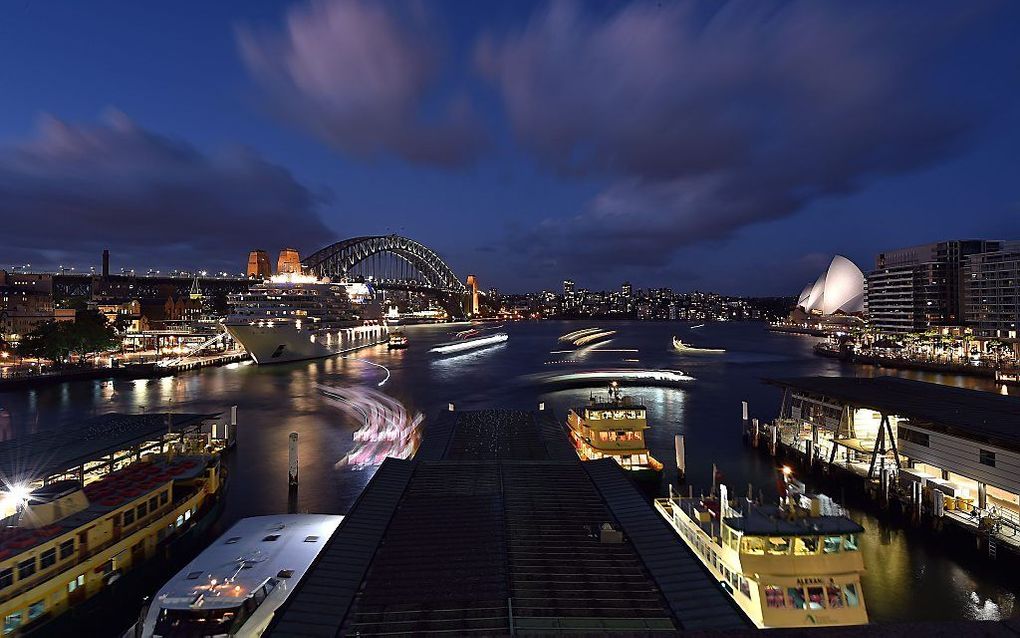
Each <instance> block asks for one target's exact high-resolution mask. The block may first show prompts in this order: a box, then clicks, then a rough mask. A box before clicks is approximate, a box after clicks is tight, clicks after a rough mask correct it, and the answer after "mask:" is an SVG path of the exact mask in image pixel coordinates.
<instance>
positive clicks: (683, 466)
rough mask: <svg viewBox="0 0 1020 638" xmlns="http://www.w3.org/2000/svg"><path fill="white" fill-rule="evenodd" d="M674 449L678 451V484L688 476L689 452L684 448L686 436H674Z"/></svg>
mask: <svg viewBox="0 0 1020 638" xmlns="http://www.w3.org/2000/svg"><path fill="white" fill-rule="evenodd" d="M673 447H674V448H675V450H676V475H677V482H678V483H679V482H682V481H683V480H684V477H685V476H686V475H687V450H686V448H685V446H684V435H683V434H676V435H674V436H673Z"/></svg>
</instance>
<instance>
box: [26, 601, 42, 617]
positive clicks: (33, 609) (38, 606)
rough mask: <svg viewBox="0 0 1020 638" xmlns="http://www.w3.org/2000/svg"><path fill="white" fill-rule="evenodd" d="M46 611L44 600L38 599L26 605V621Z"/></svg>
mask: <svg viewBox="0 0 1020 638" xmlns="http://www.w3.org/2000/svg"><path fill="white" fill-rule="evenodd" d="M45 611H46V601H45V600H39V601H36V602H34V603H32V604H31V605H29V606H28V622H32V621H33V620H35V619H36V618H38V617H39V616H42V615H43V613H44V612H45Z"/></svg>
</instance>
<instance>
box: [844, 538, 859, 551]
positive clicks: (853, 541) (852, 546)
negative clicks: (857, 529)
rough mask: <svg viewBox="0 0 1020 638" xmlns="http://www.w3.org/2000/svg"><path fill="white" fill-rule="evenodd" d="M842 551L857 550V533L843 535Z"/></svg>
mask: <svg viewBox="0 0 1020 638" xmlns="http://www.w3.org/2000/svg"><path fill="white" fill-rule="evenodd" d="M843 551H846V552H856V551H857V534H848V535H846V536H844V537H843Z"/></svg>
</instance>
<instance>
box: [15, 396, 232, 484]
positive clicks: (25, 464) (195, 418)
mask: <svg viewBox="0 0 1020 638" xmlns="http://www.w3.org/2000/svg"><path fill="white" fill-rule="evenodd" d="M216 416H218V414H172V415H171V414H169V413H161V412H154V413H150V414H122V413H119V412H111V413H109V414H104V415H102V416H98V417H95V418H92V419H89V420H87V421H85V422H83V423H82V424H81V425H78V426H72V427H58V428H53V429H50V430H45V431H42V432H36V433H34V434H29V435H26V436H21V437H18V438H16V439H12V440H10V441H3V442H0V475H2V476H5V477H8V478H11V477H18V478H20V479H21V480H34V479H40V478H45V477H47V476H52V475H53V474H57V473H61V472H65V471H67V470H69V469H71V468H74V467H77V466H79V465H81V464H82V463H84V462H86V461H91V460H96V459H99V458H101V457H103V456H105V455H107V454H109V453H111V452H116V451H118V450H124V449H127V448H129V447H131V446H132V445H134V444H136V443H140V442H142V441H146V440H150V439H156V438H158V437H159V436H160V435H161V434H165V433H166V432H167V431H168V426H169V429H170V431H173V432H180V431H181V430H183V429H186V428H188V427H191V426H196V425H199V424H201V422H202V421H204V420H205V419H211V418H214V417H216Z"/></svg>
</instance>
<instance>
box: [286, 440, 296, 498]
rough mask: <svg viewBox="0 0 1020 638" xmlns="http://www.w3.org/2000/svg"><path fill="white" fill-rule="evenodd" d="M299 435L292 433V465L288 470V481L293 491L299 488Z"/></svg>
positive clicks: (290, 449) (290, 464) (290, 446)
mask: <svg viewBox="0 0 1020 638" xmlns="http://www.w3.org/2000/svg"><path fill="white" fill-rule="evenodd" d="M297 444H298V433H297V432H291V433H290V445H289V452H290V463H289V465H288V470H287V481H288V484H289V485H290V488H291V489H295V488H297V486H298V447H297Z"/></svg>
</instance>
